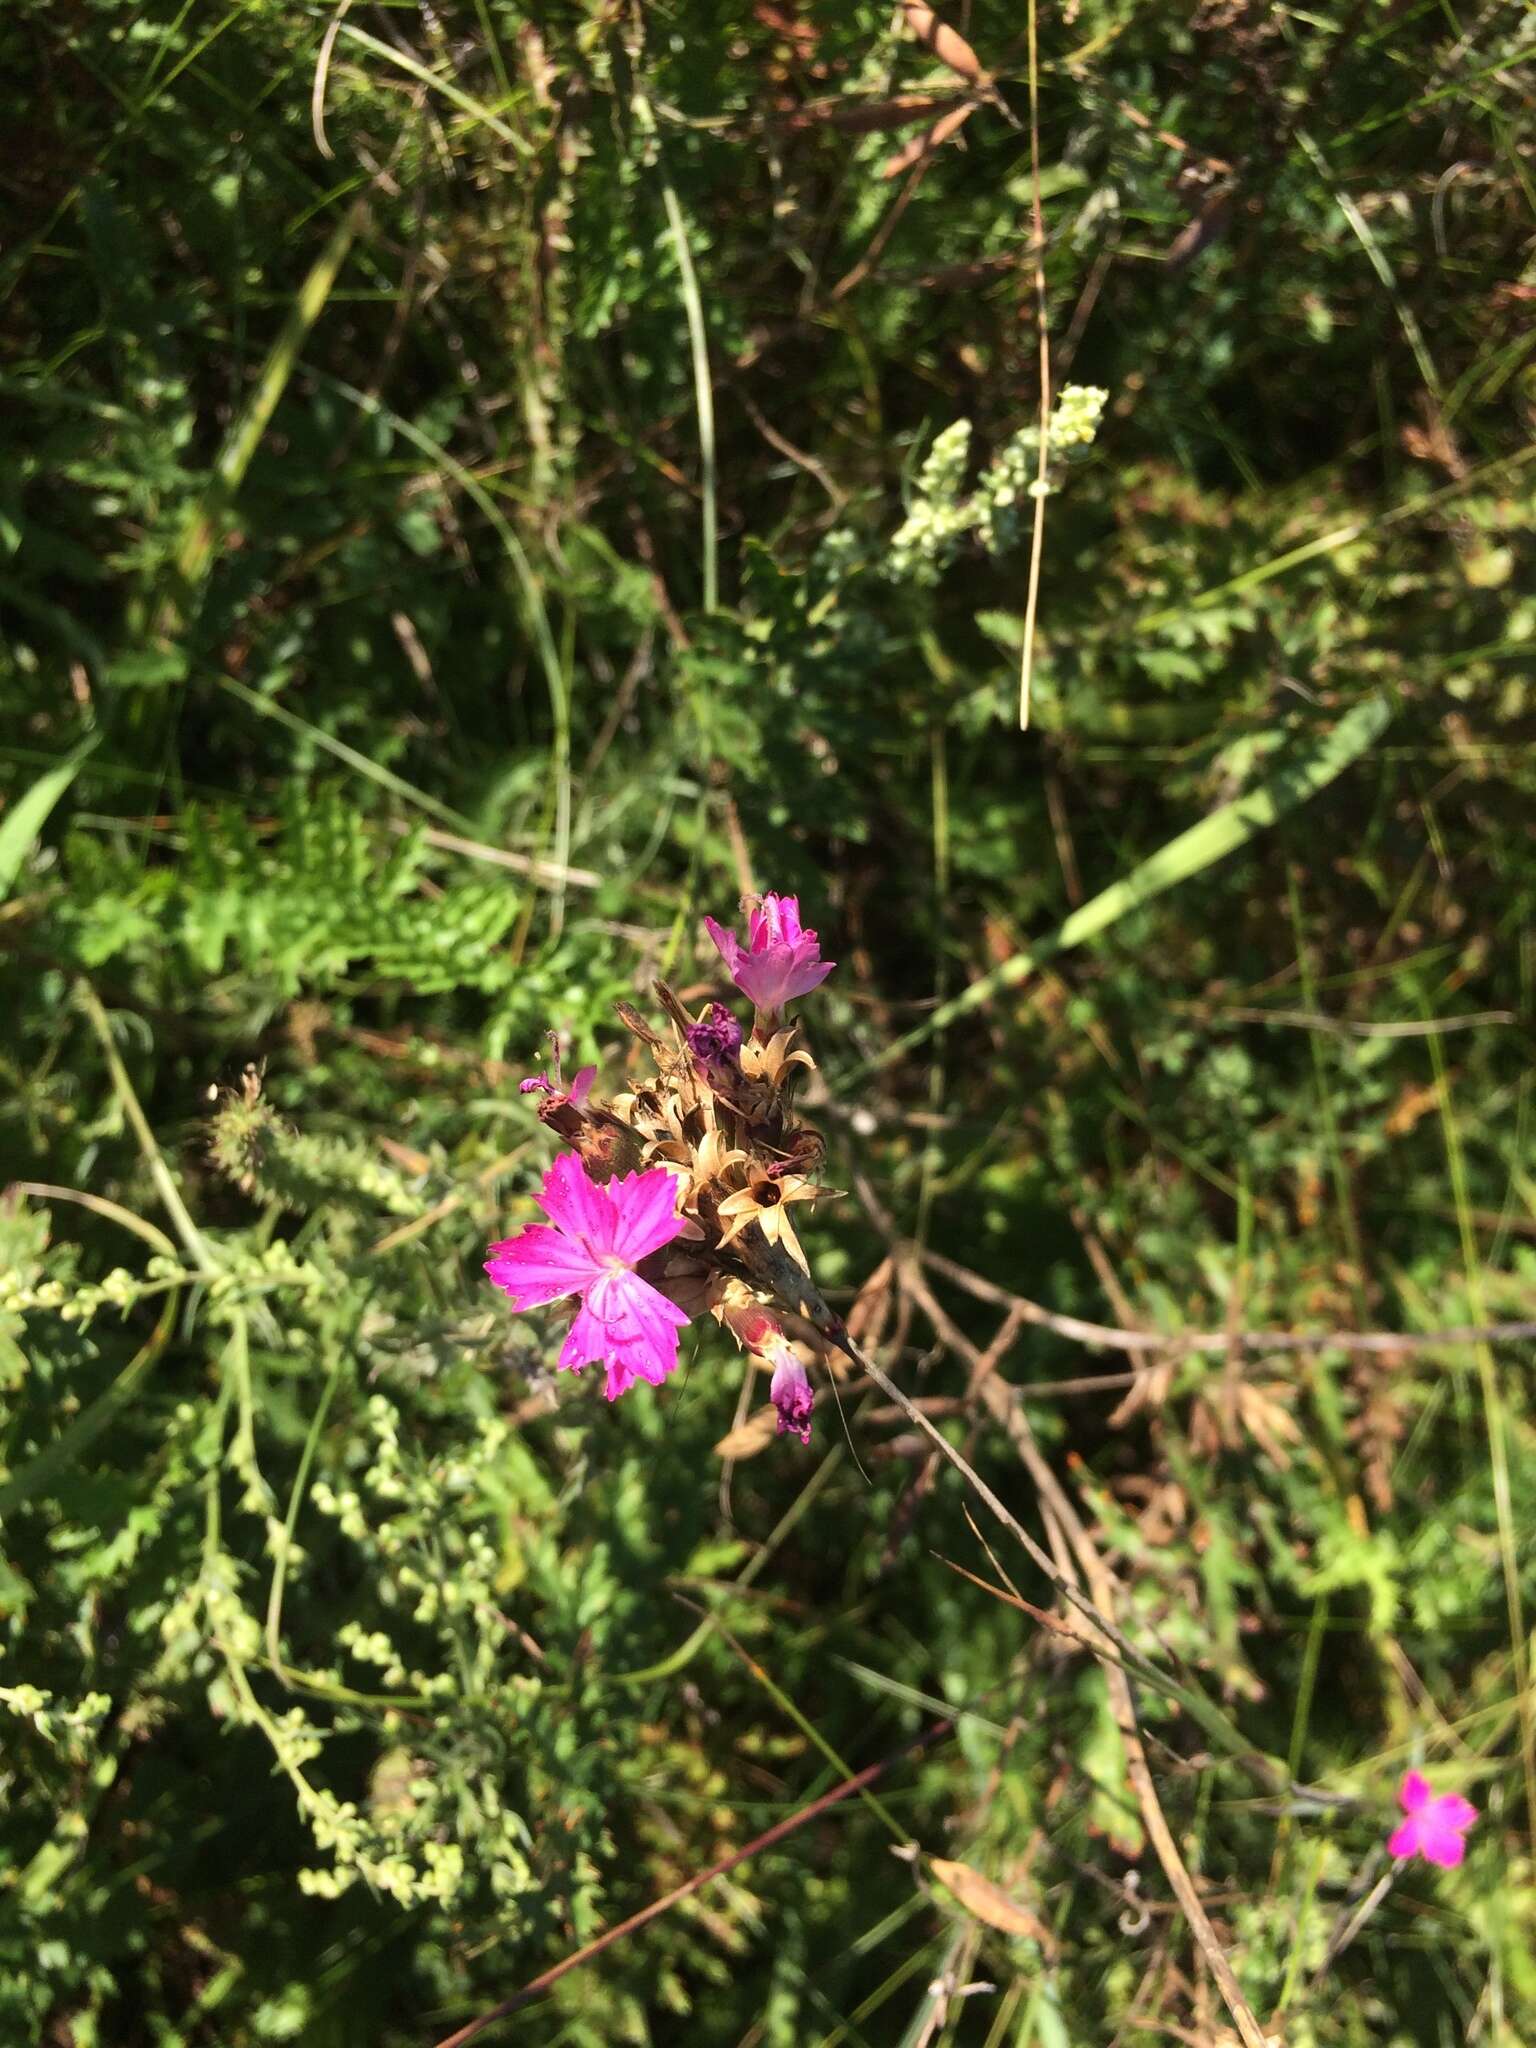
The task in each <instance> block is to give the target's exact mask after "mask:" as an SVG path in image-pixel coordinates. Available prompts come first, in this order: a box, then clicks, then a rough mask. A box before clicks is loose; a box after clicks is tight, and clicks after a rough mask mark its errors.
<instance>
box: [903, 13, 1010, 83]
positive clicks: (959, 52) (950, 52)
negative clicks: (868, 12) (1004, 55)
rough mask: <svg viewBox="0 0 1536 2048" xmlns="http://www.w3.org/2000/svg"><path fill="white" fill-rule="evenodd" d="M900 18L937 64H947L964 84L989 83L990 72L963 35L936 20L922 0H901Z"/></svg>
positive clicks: (935, 16) (990, 80) (945, 23)
mask: <svg viewBox="0 0 1536 2048" xmlns="http://www.w3.org/2000/svg"><path fill="white" fill-rule="evenodd" d="M901 12H902V18H903V19H904V20H905V22H906V24H907V27H908V28H909V29H911V31H912V33H913V35H915V36H916V37H917V39H918V41H919V42H920V43H926V44H927V45H928V47H929V49H930V50H932V52H933V54H934V55H935V57H937V58H938V60H939V62H940V63H941V64H947V65H948V66H949V68H950V70H951V71H953V72H954V73H955V75H956V76H957V77H959V78H963V79H964V80H965V82H966V84H967V85H982V86H990V85H991V83H992V74H991V73H990V72H989V71H988V70H987V69H986V67H985V65H984V64H983V63H982V61H981V59H980V58H979V57H978V56H977V54H976V52H975V51H974V50H973V49H972V48H971V46H970V44H969V43H968V42H967V41H966V40H965V37H964V36H963V35H961V34H959V33H958V31H957V30H955V29H952V28H951V27H950V26H949V24H948V22H944V21H940V19H939V17H938V16H937V15H936V14H935V13H934V11H933V9H932V8H931V7H929V6H927V5H925V4H924V0H901Z"/></svg>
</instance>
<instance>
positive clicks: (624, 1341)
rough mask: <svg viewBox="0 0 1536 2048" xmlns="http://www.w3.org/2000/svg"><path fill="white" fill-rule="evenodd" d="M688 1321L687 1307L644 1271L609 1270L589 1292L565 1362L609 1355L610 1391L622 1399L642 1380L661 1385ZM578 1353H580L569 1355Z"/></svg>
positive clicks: (673, 1362) (563, 1355) (610, 1395)
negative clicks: (669, 1297) (662, 1291)
mask: <svg viewBox="0 0 1536 2048" xmlns="http://www.w3.org/2000/svg"><path fill="white" fill-rule="evenodd" d="M687 1323H688V1317H687V1315H686V1314H685V1313H684V1312H683V1310H682V1309H680V1308H679V1307H678V1306H677V1304H676V1303H675V1302H671V1301H668V1300H667V1298H666V1296H665V1295H664V1294H658V1293H657V1291H656V1289H655V1288H654V1287H652V1286H650V1285H649V1283H648V1282H646V1281H644V1280H642V1279H641V1278H640V1277H639V1275H638V1274H635V1273H614V1272H608V1273H604V1275H603V1277H602V1278H601V1279H600V1280H599V1281H597V1282H596V1283H595V1285H594V1286H593V1287H592V1288H591V1289H590V1290H589V1291H588V1294H587V1297H586V1300H585V1302H584V1303H583V1305H582V1311H581V1314H580V1315H579V1316H578V1317H577V1318H576V1321H575V1323H574V1324H573V1325H572V1326H571V1334H570V1336H569V1337H568V1338H567V1340H566V1345H565V1349H564V1350H563V1351H562V1352H561V1354H560V1363H561V1364H562V1365H570V1364H577V1363H583V1364H584V1363H585V1362H586V1360H587V1359H589V1358H602V1359H605V1360H606V1361H607V1365H608V1384H607V1387H606V1388H605V1390H604V1391H605V1392H606V1393H607V1396H608V1399H609V1400H610V1401H613V1400H617V1398H618V1396H619V1395H620V1394H622V1393H624V1392H625V1391H626V1389H627V1388H629V1387H632V1386H633V1385H634V1383H635V1381H636V1380H637V1379H642V1380H649V1381H650V1383H651V1385H652V1386H657V1387H659V1386H660V1385H661V1382H662V1381H663V1380H664V1379H665V1378H666V1376H667V1374H668V1373H669V1372H671V1371H673V1369H674V1368H675V1367H676V1365H677V1333H678V1331H679V1330H681V1329H684V1328H686V1326H687ZM578 1333H579V1334H578ZM576 1353H579V1354H580V1355H579V1357H578V1356H575V1355H571V1356H568V1355H567V1354H576Z"/></svg>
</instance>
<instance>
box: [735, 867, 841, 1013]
mask: <svg viewBox="0 0 1536 2048" xmlns="http://www.w3.org/2000/svg"><path fill="white" fill-rule="evenodd" d="M704 929H705V930H706V931H707V932H708V933H709V936H710V937H711V938H712V939H713V940H714V942H715V945H716V947H717V949H718V951H719V954H720V958H721V959H722V960H723V961H724V962H725V964H726V966H727V967H728V968H729V970H730V975H731V979H732V981H734V982H735V984H736V986H737V987H738V988H739V989H740V990H741V992H742V994H743V995H744V996H747V997H749V998H750V999H751V1000H752V1002H754V1003H755V1004H756V1005H757V1007H758V1008H759V1009H760V1010H771V1011H774V1012H777V1011H779V1010H782V1009H783V1007H784V1005H785V1004H786V1003H787V1002H791V1001H792V1000H793V999H794V997H796V996H805V995H809V994H810V992H811V990H812V989H813V988H819V987H820V986H821V984H822V982H824V981H825V980H826V978H827V976H828V975H829V974H830V973H831V972H832V969H833V967H834V966H835V965H836V962H835V961H832V960H823V959H822V957H821V943H820V941H819V940H818V939H817V937H816V934H815V933H814V932H813V931H807V930H806V929H805V928H804V927H803V926H802V925H801V923H800V899H799V897H798V896H774V895H771V894H770V895H767V896H765V897H764V898H763V899H762V901H761V903H759V905H758V907H757V908H756V910H754V911H753V912H752V913H751V914H750V916H749V917H748V919H747V943H746V944H745V945H743V944H742V943H741V941H740V939H738V938H737V936H736V934H735V933H734V932H728V931H726V930H725V929H724V928H723V926H721V925H718V924H716V923H715V920H714V919H713V918H712V917H706V918H705V920H704Z"/></svg>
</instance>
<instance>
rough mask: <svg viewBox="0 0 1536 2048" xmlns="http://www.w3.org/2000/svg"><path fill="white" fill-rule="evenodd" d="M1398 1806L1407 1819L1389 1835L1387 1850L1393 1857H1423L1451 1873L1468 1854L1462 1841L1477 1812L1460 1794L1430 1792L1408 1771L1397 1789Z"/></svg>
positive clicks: (1415, 1773) (1415, 1772) (1425, 1784)
mask: <svg viewBox="0 0 1536 2048" xmlns="http://www.w3.org/2000/svg"><path fill="white" fill-rule="evenodd" d="M1397 1797H1398V1802H1399V1804H1400V1805H1401V1807H1402V1809H1403V1812H1404V1813H1405V1814H1406V1815H1407V1819H1406V1820H1404V1821H1401V1822H1400V1823H1399V1824H1398V1826H1397V1827H1396V1828H1394V1830H1393V1832H1392V1839H1391V1840H1390V1841H1389V1842H1388V1843H1387V1848H1388V1849H1389V1850H1390V1852H1391V1853H1392V1855H1394V1856H1422V1857H1423V1858H1424V1860H1425V1862H1426V1863H1438V1864H1439V1865H1440V1866H1441V1868H1442V1869H1443V1870H1453V1869H1454V1868H1455V1867H1456V1865H1457V1864H1458V1863H1459V1862H1460V1861H1461V1859H1462V1857H1463V1856H1465V1855H1466V1853H1467V1845H1466V1842H1465V1841H1464V1839H1463V1837H1464V1836H1465V1834H1466V1832H1467V1829H1468V1828H1469V1827H1471V1825H1472V1823H1473V1821H1475V1820H1476V1819H1477V1808H1476V1807H1475V1806H1474V1805H1473V1804H1472V1802H1471V1800H1470V1799H1463V1798H1462V1796H1461V1794H1460V1793H1459V1792H1441V1793H1440V1794H1438V1796H1437V1795H1436V1794H1434V1793H1432V1792H1431V1791H1430V1789H1429V1781H1428V1779H1426V1778H1421V1777H1420V1776H1419V1773H1418V1772H1417V1771H1410V1772H1409V1773H1408V1775H1407V1776H1406V1777H1405V1778H1404V1779H1403V1782H1402V1784H1401V1786H1400V1787H1399V1788H1398V1794H1397Z"/></svg>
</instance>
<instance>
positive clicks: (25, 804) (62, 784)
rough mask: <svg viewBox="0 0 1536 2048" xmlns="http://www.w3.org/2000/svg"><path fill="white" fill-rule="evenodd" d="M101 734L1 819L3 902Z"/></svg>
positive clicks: (0, 891)
mask: <svg viewBox="0 0 1536 2048" xmlns="http://www.w3.org/2000/svg"><path fill="white" fill-rule="evenodd" d="M96 740H97V735H96V734H94V733H93V734H92V735H91V737H90V738H89V739H88V740H86V741H84V742H83V743H82V744H81V745H80V746H78V747H76V748H75V750H74V752H73V753H72V754H69V755H66V757H65V758H64V759H63V760H62V761H61V762H60V763H59V765H58V767H57V768H50V769H48V770H47V771H46V772H45V773H44V774H42V775H40V776H39V777H38V778H37V780H36V782H34V783H33V785H32V787H31V788H30V789H29V790H28V791H27V793H26V795H25V796H23V797H20V798H18V800H17V801H16V802H15V803H14V804H12V806H11V808H10V809H9V810H8V811H7V812H6V814H5V816H4V817H3V818H0V903H4V902H5V901H6V900H7V899H8V898H9V896H10V893H11V887H12V884H13V883H14V882H15V880H16V877H17V876H18V875H19V874H20V873H21V864H22V862H23V861H24V860H25V859H26V857H27V855H28V854H29V853H30V852H31V850H32V845H33V842H34V841H35V840H36V838H37V835H38V834H39V832H41V831H42V829H43V827H44V825H45V824H46V823H47V822H48V816H49V813H50V812H51V811H52V809H53V807H54V805H55V804H56V803H57V802H58V801H59V798H60V797H61V796H62V795H63V794H64V792H65V790H66V789H68V787H69V785H70V784H71V783H72V782H73V781H74V779H75V777H76V776H77V775H78V774H79V772H80V768H81V765H82V764H83V762H84V761H85V758H86V756H87V755H88V754H89V753H90V752H91V751H92V749H93V748H94V747H95V745H96Z"/></svg>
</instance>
